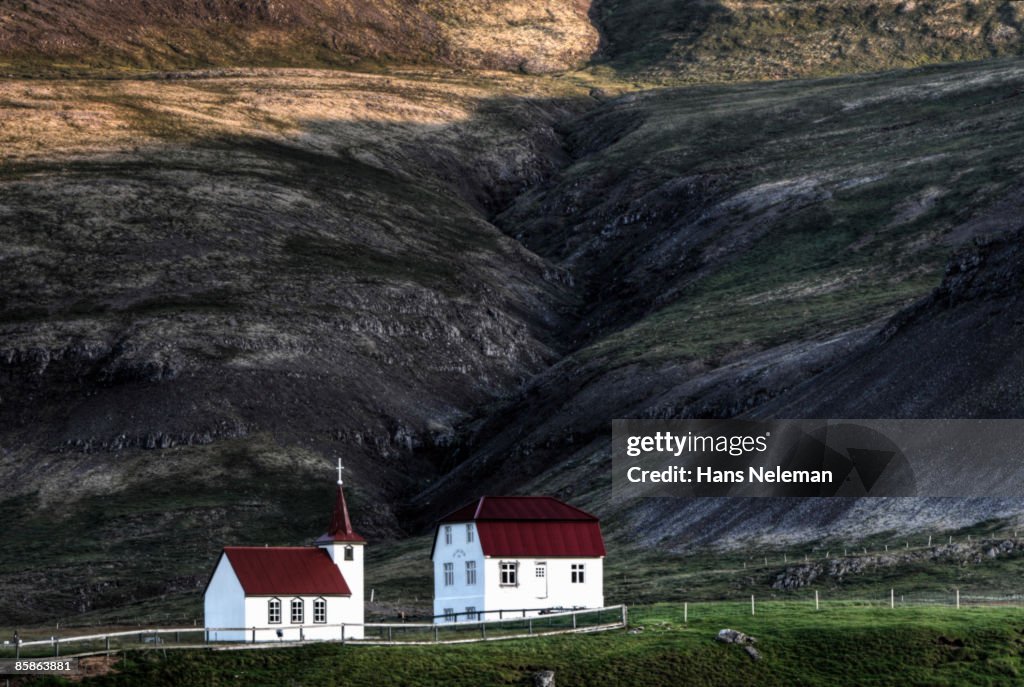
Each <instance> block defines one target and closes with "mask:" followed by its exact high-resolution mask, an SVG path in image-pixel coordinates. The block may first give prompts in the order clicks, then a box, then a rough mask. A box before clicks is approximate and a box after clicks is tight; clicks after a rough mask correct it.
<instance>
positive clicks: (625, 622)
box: [622, 604, 629, 627]
mask: <svg viewBox="0 0 1024 687" xmlns="http://www.w3.org/2000/svg"><path fill="white" fill-rule="evenodd" d="M622 626H623V627H629V611H627V610H626V604H622Z"/></svg>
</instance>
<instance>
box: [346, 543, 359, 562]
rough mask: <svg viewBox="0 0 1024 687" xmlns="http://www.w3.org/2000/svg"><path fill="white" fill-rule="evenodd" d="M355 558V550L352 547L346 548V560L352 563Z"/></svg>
mask: <svg viewBox="0 0 1024 687" xmlns="http://www.w3.org/2000/svg"><path fill="white" fill-rule="evenodd" d="M355 557H356V551H355V548H354V547H352V546H346V547H345V560H346V561H352V560H355Z"/></svg>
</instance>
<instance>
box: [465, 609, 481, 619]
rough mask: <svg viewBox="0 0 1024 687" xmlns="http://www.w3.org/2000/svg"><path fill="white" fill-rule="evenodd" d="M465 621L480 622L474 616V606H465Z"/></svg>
mask: <svg viewBox="0 0 1024 687" xmlns="http://www.w3.org/2000/svg"><path fill="white" fill-rule="evenodd" d="M466 620H480V617H479V616H478V615H477V614H476V606H466Z"/></svg>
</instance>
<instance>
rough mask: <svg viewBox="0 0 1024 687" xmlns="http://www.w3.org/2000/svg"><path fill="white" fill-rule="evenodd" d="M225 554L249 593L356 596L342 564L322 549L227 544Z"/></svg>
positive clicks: (257, 594) (243, 587)
mask: <svg viewBox="0 0 1024 687" xmlns="http://www.w3.org/2000/svg"><path fill="white" fill-rule="evenodd" d="M224 555H225V556H227V557H228V561H229V562H230V563H231V567H232V569H234V571H235V575H236V576H237V577H238V581H239V582H240V583H241V584H242V589H243V590H244V591H245V593H246V594H247V595H255V596H265V595H273V594H317V595H334V596H351V595H352V591H351V590H350V589H349V588H348V583H346V582H345V578H344V577H342V575H341V571H340V570H338V566H337V565H335V564H334V561H332V560H331V557H330V556H329V555H328V554H327V552H326V551H324V550H323V549H320V548H316V547H312V546H273V547H265V546H225V547H224Z"/></svg>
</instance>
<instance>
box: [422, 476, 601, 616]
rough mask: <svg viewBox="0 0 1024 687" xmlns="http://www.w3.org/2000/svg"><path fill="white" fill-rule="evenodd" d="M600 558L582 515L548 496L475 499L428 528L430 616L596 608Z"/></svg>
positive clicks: (594, 533) (594, 524) (596, 525)
mask: <svg viewBox="0 0 1024 687" xmlns="http://www.w3.org/2000/svg"><path fill="white" fill-rule="evenodd" d="M604 556H605V547H604V539H603V538H602V536H601V524H600V521H599V520H598V519H597V518H596V517H594V516H593V515H590V514H589V513H585V512H584V511H582V510H580V509H578V508H575V507H573V506H570V505H569V504H567V503H563V502H561V501H559V500H557V499H554V498H551V497H548V496H484V497H481V498H480V499H478V500H476V501H473V502H472V503H469V504H467V505H465V506H463V507H462V508H459V509H458V510H456V511H453V512H452V513H449V514H448V515H446V516H445V517H444V518H442V519H441V521H440V522H439V523H438V525H437V529H436V530H435V533H434V545H433V549H432V550H431V559H432V561H433V565H434V615H435V622H466V621H475V620H497V619H498V618H499V617H511V616H515V617H523V616H534V615H539V614H541V613H542V612H544V611H548V610H553V609H572V608H601V607H603V606H604ZM484 612H486V617H485V616H484V615H483V613H484Z"/></svg>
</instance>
